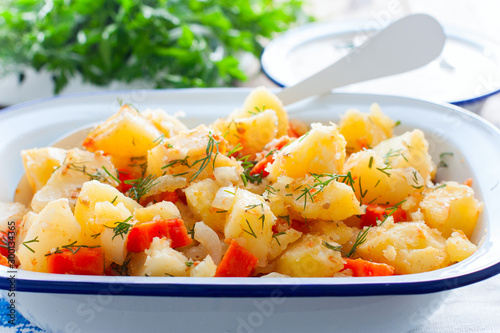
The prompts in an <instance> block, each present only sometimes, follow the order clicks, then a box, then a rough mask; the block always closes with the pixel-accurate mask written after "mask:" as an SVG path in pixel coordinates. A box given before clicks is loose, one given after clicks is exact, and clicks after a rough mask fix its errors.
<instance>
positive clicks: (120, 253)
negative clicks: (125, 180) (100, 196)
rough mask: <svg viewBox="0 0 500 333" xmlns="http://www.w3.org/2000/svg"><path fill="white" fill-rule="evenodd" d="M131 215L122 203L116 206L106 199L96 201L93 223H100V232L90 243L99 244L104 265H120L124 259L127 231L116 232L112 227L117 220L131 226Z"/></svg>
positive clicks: (115, 225) (114, 226)
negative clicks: (113, 263)
mask: <svg viewBox="0 0 500 333" xmlns="http://www.w3.org/2000/svg"><path fill="white" fill-rule="evenodd" d="M131 216H132V215H131V214H130V211H129V210H128V209H127V208H126V207H125V205H124V204H123V203H118V204H117V205H116V206H114V205H113V204H112V203H111V202H107V201H103V202H98V203H96V205H95V224H96V225H101V232H100V235H99V236H98V237H95V238H94V241H96V244H92V245H100V246H101V248H102V251H103V253H104V260H105V265H106V266H109V265H110V264H111V263H112V262H115V263H117V264H119V265H121V264H123V262H124V261H125V257H126V256H127V246H126V242H127V236H128V233H125V232H124V233H120V234H117V233H116V232H115V230H114V228H116V227H117V222H124V223H125V221H127V222H126V223H128V224H130V225H131V226H132V225H133V223H134V222H135V221H133V220H132V219H130V217H131ZM129 231H130V229H129Z"/></svg>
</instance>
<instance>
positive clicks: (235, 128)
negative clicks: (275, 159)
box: [214, 110, 278, 156]
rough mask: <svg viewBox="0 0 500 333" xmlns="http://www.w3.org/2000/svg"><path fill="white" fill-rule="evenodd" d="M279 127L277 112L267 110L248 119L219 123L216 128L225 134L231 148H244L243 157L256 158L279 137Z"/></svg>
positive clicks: (215, 125)
mask: <svg viewBox="0 0 500 333" xmlns="http://www.w3.org/2000/svg"><path fill="white" fill-rule="evenodd" d="M277 125H278V117H277V116H276V112H275V111H274V110H265V111H262V112H259V113H256V114H255V115H251V116H250V117H246V118H235V119H231V120H222V121H218V122H216V123H215V124H214V127H215V128H216V129H217V130H218V131H220V132H221V133H224V135H223V136H224V138H225V139H226V140H227V141H228V144H229V146H230V147H231V148H234V147H238V148H242V149H241V150H239V153H240V154H241V155H242V156H246V155H251V156H254V155H255V154H256V153H258V152H261V151H262V150H263V149H264V147H265V146H266V145H267V144H268V143H269V142H271V141H272V140H273V139H275V138H276V137H277V134H278V126H277Z"/></svg>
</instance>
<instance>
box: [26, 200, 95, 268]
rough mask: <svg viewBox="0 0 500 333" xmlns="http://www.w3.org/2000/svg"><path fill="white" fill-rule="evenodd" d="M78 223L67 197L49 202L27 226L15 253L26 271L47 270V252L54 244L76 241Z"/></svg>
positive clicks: (53, 247) (59, 244)
mask: <svg viewBox="0 0 500 333" xmlns="http://www.w3.org/2000/svg"><path fill="white" fill-rule="evenodd" d="M80 231H81V227H80V224H79V223H78V221H77V220H76V219H75V217H74V216H73V213H72V212H71V208H70V207H69V203H68V200H67V199H59V200H55V201H51V202H49V203H48V204H47V205H46V206H45V207H44V208H43V209H42V211H41V212H40V213H39V214H38V215H37V216H36V217H35V219H34V220H33V221H32V222H31V225H30V226H29V230H28V232H27V233H26V237H25V238H24V242H23V243H22V244H21V245H19V250H18V251H17V256H18V258H19V261H20V262H21V267H22V268H23V269H26V270H28V271H36V272H47V258H46V256H45V255H46V254H47V253H49V252H51V250H55V249H56V248H57V247H62V246H64V245H69V244H72V243H73V242H77V243H78V244H80V245H86V244H82V243H81V242H80Z"/></svg>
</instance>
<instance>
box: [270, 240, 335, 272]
mask: <svg viewBox="0 0 500 333" xmlns="http://www.w3.org/2000/svg"><path fill="white" fill-rule="evenodd" d="M331 245H332V246H338V244H336V243H332V244H331ZM344 262H345V261H344V259H343V258H342V255H341V253H340V252H339V251H334V250H331V249H329V248H327V247H326V246H324V244H323V239H322V238H321V237H319V236H315V235H305V236H303V237H302V238H301V239H300V240H299V241H297V242H295V243H294V244H293V245H291V246H289V247H288V248H287V249H286V250H285V252H283V254H282V255H281V256H280V257H279V258H278V259H277V262H276V272H278V273H280V274H285V275H288V276H294V277H332V276H333V275H334V274H335V273H337V272H338V271H340V270H342V269H343V268H344Z"/></svg>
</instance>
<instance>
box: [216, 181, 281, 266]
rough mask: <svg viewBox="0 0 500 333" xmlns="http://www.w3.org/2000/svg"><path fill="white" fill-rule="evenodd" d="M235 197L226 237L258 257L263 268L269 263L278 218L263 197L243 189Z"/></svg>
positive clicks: (227, 223)
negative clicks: (268, 258)
mask: <svg viewBox="0 0 500 333" xmlns="http://www.w3.org/2000/svg"><path fill="white" fill-rule="evenodd" d="M235 195H236V197H235V200H234V204H233V207H231V209H230V210H229V212H228V217H227V222H226V225H225V227H224V235H225V237H226V240H230V239H236V240H237V241H238V243H239V244H240V245H241V246H243V247H244V248H246V249H247V250H248V251H250V252H251V253H253V254H254V255H255V256H256V257H257V259H258V260H259V263H258V265H259V266H261V267H263V266H265V265H266V262H267V252H268V250H269V246H270V244H271V241H272V237H273V230H272V228H273V225H274V223H275V222H276V217H275V216H274V214H273V213H272V212H271V209H270V208H269V206H268V204H267V203H266V202H265V201H264V199H263V198H262V197H261V196H259V195H256V194H253V193H251V192H249V191H247V190H243V189H238V190H237V191H236V193H235Z"/></svg>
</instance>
